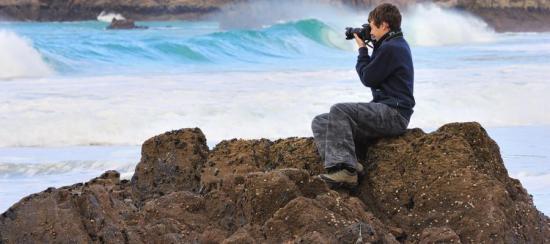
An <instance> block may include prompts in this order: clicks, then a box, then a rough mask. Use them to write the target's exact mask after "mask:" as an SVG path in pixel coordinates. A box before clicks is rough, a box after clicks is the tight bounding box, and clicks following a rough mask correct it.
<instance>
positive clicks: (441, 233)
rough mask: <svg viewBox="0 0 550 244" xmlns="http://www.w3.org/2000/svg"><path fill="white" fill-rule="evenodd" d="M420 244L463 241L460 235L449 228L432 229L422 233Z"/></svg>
mask: <svg viewBox="0 0 550 244" xmlns="http://www.w3.org/2000/svg"><path fill="white" fill-rule="evenodd" d="M419 243H420V244H432V243H461V241H460V238H459V237H458V235H457V234H456V233H455V232H454V231H453V230H452V229H450V228H448V227H430V228H426V229H424V230H423V231H422V235H420V242H419Z"/></svg>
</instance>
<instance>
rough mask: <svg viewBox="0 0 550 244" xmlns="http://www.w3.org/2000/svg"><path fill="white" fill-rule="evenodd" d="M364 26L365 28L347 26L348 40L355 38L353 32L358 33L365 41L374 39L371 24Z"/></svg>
mask: <svg viewBox="0 0 550 244" xmlns="http://www.w3.org/2000/svg"><path fill="white" fill-rule="evenodd" d="M362 26H363V28H352V27H347V28H346V40H351V39H353V38H355V37H354V36H353V34H354V33H357V35H358V36H359V38H361V39H362V40H363V41H365V42H368V41H372V39H371V37H370V25H369V24H364V25H362Z"/></svg>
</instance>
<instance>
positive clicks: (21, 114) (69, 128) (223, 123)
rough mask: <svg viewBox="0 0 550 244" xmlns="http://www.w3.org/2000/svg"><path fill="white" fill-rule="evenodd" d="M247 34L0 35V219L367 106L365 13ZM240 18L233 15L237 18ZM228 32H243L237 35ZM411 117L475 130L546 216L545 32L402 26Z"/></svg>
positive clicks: (419, 16)
mask: <svg viewBox="0 0 550 244" xmlns="http://www.w3.org/2000/svg"><path fill="white" fill-rule="evenodd" d="M315 9H316V10H318V11H295V12H293V14H292V15H289V16H285V17H284V18H275V16H263V17H264V18H260V17H259V16H255V17H254V18H253V21H252V22H251V21H249V22H245V20H243V21H233V22H232V23H231V25H229V26H228V25H227V23H226V22H224V19H223V16H221V17H220V16H218V17H217V18H212V19H208V20H203V21H157V22H153V21H148V22H137V25H143V26H148V27H149V28H148V29H145V30H117V31H113V30H106V26H107V25H108V23H107V22H105V21H103V20H104V19H110V17H111V16H102V17H100V18H98V20H97V21H82V22H48V23H38V22H0V53H2V55H0V85H1V87H2V88H1V89H0V212H3V211H5V210H7V209H8V208H9V207H10V206H11V205H12V204H14V203H15V202H17V201H18V200H19V199H21V198H22V197H24V196H26V195H29V194H32V193H36V192H40V191H42V190H45V189H46V188H48V187H60V186H64V185H71V184H75V183H78V182H84V181H87V180H89V179H91V178H93V177H96V176H99V175H100V174H101V173H102V172H104V171H106V170H111V169H114V170H118V171H119V172H121V174H122V177H124V178H131V176H132V174H133V171H134V168H135V166H136V164H137V162H138V161H139V158H140V145H141V143H142V142H143V141H145V140H146V139H148V138H150V137H152V136H154V135H157V134H161V133H164V132H165V131H169V130H174V129H180V128H187V127H199V128H201V130H202V131H203V132H204V134H205V135H206V138H207V143H208V145H209V147H210V148H213V147H214V145H216V143H218V142H220V141H221V140H224V139H231V138H244V139H255V138H256V139H257V138H269V139H277V138H284V137H291V136H312V132H311V120H312V119H313V117H314V116H315V115H317V114H320V113H324V112H327V111H328V110H329V108H330V106H331V105H332V104H334V103H338V102H368V101H370V100H371V94H370V90H369V89H368V88H366V87H364V86H363V85H362V84H361V82H360V81H359V79H358V77H357V74H356V72H355V68H354V67H355V62H356V58H357V51H356V47H355V46H354V45H355V44H354V41H347V40H345V39H344V28H345V27H346V26H355V27H358V26H360V25H361V24H363V23H364V21H365V19H366V16H367V14H368V11H365V12H356V11H349V10H342V9H339V10H333V9H330V8H328V7H319V8H315ZM245 17H246V16H244V17H243V19H245ZM239 23H242V25H239ZM403 30H404V33H405V38H406V39H407V40H408V42H409V43H410V45H411V50H412V53H413V61H414V65H415V98H416V101H417V106H416V107H415V113H414V114H413V117H412V119H411V122H410V125H409V127H410V128H412V127H419V128H422V129H423V130H424V131H426V132H429V131H433V130H435V129H437V128H438V127H439V126H442V125H443V124H445V123H449V122H464V121H478V122H479V123H481V125H482V126H484V127H485V128H486V129H487V131H488V132H489V134H490V136H491V137H492V138H493V139H495V141H496V142H497V143H498V144H499V146H500V149H501V153H502V157H503V159H504V162H505V164H506V167H507V169H508V172H509V174H510V176H512V177H514V178H517V179H519V180H520V181H521V183H522V184H523V186H524V187H525V188H526V189H527V190H528V192H529V193H530V194H532V195H533V199H534V203H535V205H536V206H537V208H538V209H539V210H541V211H543V212H544V213H545V214H546V215H550V114H549V113H548V112H550V110H549V109H548V108H547V107H546V102H547V99H546V98H547V94H550V80H549V79H548V78H549V77H550V76H549V75H548V70H550V33H496V32H494V31H492V30H491V28H489V27H488V26H487V24H485V23H484V22H483V21H481V20H480V19H477V18H475V17H474V16H471V15H469V14H466V13H463V12H456V11H452V10H446V9H441V8H439V7H437V6H434V5H417V6H416V7H414V8H411V9H409V10H408V11H407V12H405V13H404V20H403Z"/></svg>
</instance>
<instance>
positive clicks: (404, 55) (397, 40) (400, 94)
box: [355, 33, 415, 120]
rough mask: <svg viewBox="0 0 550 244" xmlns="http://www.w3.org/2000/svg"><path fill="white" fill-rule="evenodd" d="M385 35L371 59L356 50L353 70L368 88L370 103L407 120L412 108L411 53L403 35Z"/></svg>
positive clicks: (362, 51)
mask: <svg viewBox="0 0 550 244" xmlns="http://www.w3.org/2000/svg"><path fill="white" fill-rule="evenodd" d="M388 34H389V33H388ZM388 34H386V35H385V36H384V37H382V38H381V42H378V43H376V44H377V45H375V46H374V51H373V53H372V56H369V53H368V50H367V48H366V47H362V48H359V57H358V58H357V65H356V66H355V68H356V69H357V74H359V78H360V79H361V82H362V83H363V85H365V86H367V87H370V88H371V91H372V97H373V99H372V101H371V102H377V103H384V104H386V105H388V106H390V107H393V108H396V109H397V110H398V111H399V113H400V114H401V115H402V116H403V117H405V118H406V119H407V120H410V118H411V115H412V113H413V107H414V105H415V101H414V96H413V85H414V69H413V62H412V55H411V50H410V48H409V44H407V41H405V39H404V38H403V36H402V35H399V36H393V37H388Z"/></svg>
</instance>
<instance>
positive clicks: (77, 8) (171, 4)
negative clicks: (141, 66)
mask: <svg viewBox="0 0 550 244" xmlns="http://www.w3.org/2000/svg"><path fill="white" fill-rule="evenodd" d="M236 1H239V0H201V1H194V0H139V1H136V0H118V1H104V0H72V1H66V0H1V1H0V16H2V17H3V18H6V19H13V20H34V21H74V20H96V19H97V17H98V15H100V14H101V13H102V12H116V13H120V14H122V15H123V16H125V17H127V18H130V19H135V20H149V19H155V20H169V19H196V18H198V17H199V16H201V15H204V14H206V13H211V12H213V11H216V10H219V8H220V7H221V6H223V5H225V4H227V3H230V2H236Z"/></svg>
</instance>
